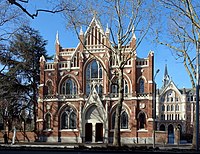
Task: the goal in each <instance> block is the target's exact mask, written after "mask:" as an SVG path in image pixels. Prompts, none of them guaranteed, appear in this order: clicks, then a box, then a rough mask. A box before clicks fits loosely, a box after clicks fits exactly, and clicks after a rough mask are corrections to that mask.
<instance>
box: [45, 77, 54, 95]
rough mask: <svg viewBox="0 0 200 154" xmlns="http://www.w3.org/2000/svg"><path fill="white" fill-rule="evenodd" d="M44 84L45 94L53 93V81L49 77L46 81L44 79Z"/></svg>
mask: <svg viewBox="0 0 200 154" xmlns="http://www.w3.org/2000/svg"><path fill="white" fill-rule="evenodd" d="M45 86H46V88H47V89H46V90H47V91H46V92H47V94H48V95H52V94H53V91H54V90H53V87H54V85H53V81H52V80H51V79H48V80H47V81H46V83H45Z"/></svg>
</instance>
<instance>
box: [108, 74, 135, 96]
mask: <svg viewBox="0 0 200 154" xmlns="http://www.w3.org/2000/svg"><path fill="white" fill-rule="evenodd" d="M124 77H125V78H124V81H126V82H127V84H128V93H131V92H132V86H131V85H132V84H131V80H130V78H129V77H128V75H126V74H125V73H124ZM116 79H117V76H113V77H112V78H111V81H115V80H116ZM112 84H113V83H112V82H110V84H109V85H110V88H112V87H111V86H112ZM111 90H112V89H111Z"/></svg>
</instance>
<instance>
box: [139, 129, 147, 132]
mask: <svg viewBox="0 0 200 154" xmlns="http://www.w3.org/2000/svg"><path fill="white" fill-rule="evenodd" d="M137 132H144V133H146V132H148V130H147V129H139V130H137Z"/></svg>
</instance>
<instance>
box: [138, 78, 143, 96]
mask: <svg viewBox="0 0 200 154" xmlns="http://www.w3.org/2000/svg"><path fill="white" fill-rule="evenodd" d="M139 93H141V94H143V93H144V79H142V78H141V79H140V81H139Z"/></svg>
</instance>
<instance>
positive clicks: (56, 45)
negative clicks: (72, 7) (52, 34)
mask: <svg viewBox="0 0 200 154" xmlns="http://www.w3.org/2000/svg"><path fill="white" fill-rule="evenodd" d="M55 48H56V55H59V52H60V51H61V46H60V42H59V35H58V31H57V33H56V41H55Z"/></svg>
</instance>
